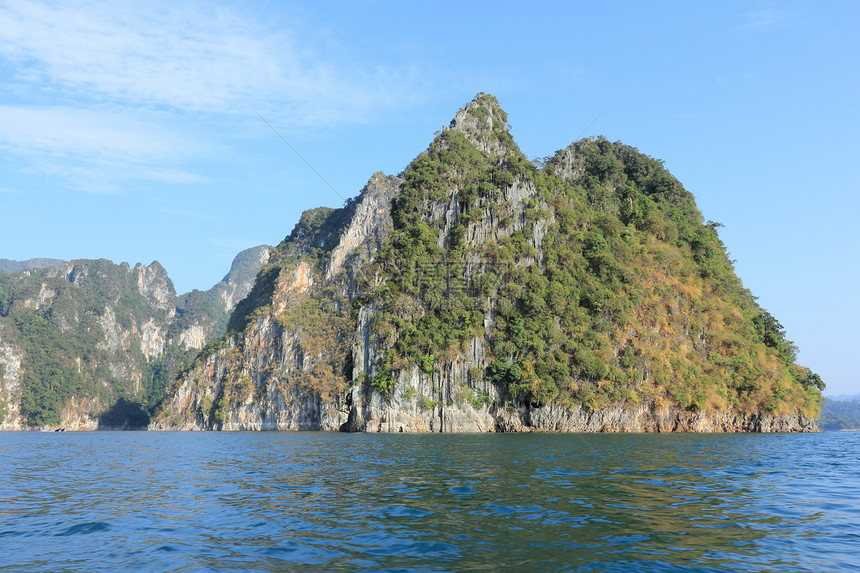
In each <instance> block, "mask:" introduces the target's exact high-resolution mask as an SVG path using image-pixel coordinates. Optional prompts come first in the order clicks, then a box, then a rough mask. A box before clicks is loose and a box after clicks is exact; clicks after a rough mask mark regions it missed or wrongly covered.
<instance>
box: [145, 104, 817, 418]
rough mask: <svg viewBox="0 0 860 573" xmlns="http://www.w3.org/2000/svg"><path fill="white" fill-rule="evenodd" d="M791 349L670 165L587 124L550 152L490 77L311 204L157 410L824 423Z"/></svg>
mask: <svg viewBox="0 0 860 573" xmlns="http://www.w3.org/2000/svg"><path fill="white" fill-rule="evenodd" d="M792 348H793V347H792V346H791V344H790V343H788V342H787V341H785V340H784V332H782V331H781V327H780V326H779V324H778V323H777V322H776V321H775V319H773V317H771V316H770V315H769V314H767V313H766V311H764V310H763V309H760V308H759V307H758V306H757V305H756V304H755V301H754V299H753V298H752V295H750V294H749V292H748V291H745V290H744V289H743V288H742V287H741V286H740V282H739V281H738V279H737V277H736V276H735V275H734V271H733V269H732V268H731V264H730V262H729V260H728V258H727V256H726V254H725V249H724V247H723V246H722V243H721V242H720V241H719V239H718V237H717V235H716V232H715V231H714V228H713V227H712V226H708V225H705V224H704V223H703V222H702V217H701V214H700V213H699V211H698V209H697V208H696V207H695V203H694V200H693V198H692V195H690V194H689V193H688V192H687V191H686V190H684V189H683V187H682V186H681V185H680V183H678V182H677V181H676V180H675V179H674V178H672V177H671V176H670V175H668V172H666V171H665V169H663V167H662V164H660V162H658V161H656V160H653V159H651V158H648V157H646V156H643V155H641V154H639V153H638V152H637V151H636V150H635V149H633V148H630V147H627V146H623V145H621V144H612V143H609V142H607V141H606V140H602V139H599V140H594V139H588V140H583V141H580V142H576V143H574V144H572V145H571V146H569V147H568V148H566V149H563V150H561V151H559V152H558V153H556V155H555V156H554V157H552V158H548V159H546V160H542V161H541V162H539V164H538V165H535V164H534V163H532V162H530V161H529V160H528V159H527V158H525V156H523V154H522V153H521V152H520V150H519V148H518V147H517V146H516V144H515V143H514V141H513V139H512V137H511V136H510V133H509V126H508V124H507V116H506V114H505V113H504V111H502V110H501V108H500V107H499V106H498V103H497V102H496V100H495V98H492V97H491V96H487V95H483V94H481V95H479V96H478V97H477V98H476V99H475V100H474V101H472V102H471V103H469V104H468V105H467V106H466V107H464V108H463V109H462V110H460V111H459V112H458V113H457V114H456V116H455V118H454V119H453V121H452V122H451V124H450V126H449V127H448V128H446V129H445V130H443V132H442V133H441V134H439V135H438V136H437V137H436V139H435V140H434V141H433V143H432V144H431V146H430V148H429V149H428V150H427V151H426V152H424V153H422V154H421V155H419V157H417V158H416V159H415V160H414V161H413V162H412V163H411V164H410V165H409V167H407V169H406V170H405V171H404V172H403V173H401V174H400V175H398V176H396V177H395V176H385V175H383V174H381V173H377V174H375V175H373V177H372V178H371V179H370V181H369V182H368V184H367V186H366V187H365V188H364V189H363V190H362V192H361V193H360V195H359V196H358V197H357V198H356V199H354V200H350V201H348V202H347V204H346V205H345V206H344V207H343V208H340V209H327V208H319V209H315V210H312V211H308V212H306V213H304V214H303V215H302V218H301V220H300V222H299V223H298V225H297V226H296V228H295V229H294V230H293V232H292V233H291V234H290V235H289V236H288V237H287V238H286V239H285V240H284V241H283V242H282V243H281V244H280V245H279V246H278V247H277V248H275V249H274V250H273V251H272V252H271V253H270V256H269V259H268V262H267V263H266V265H265V266H264V267H263V268H262V270H261V271H260V273H259V275H258V276H257V280H256V283H255V285H254V288H253V289H252V290H251V291H250V292H249V294H248V296H247V297H246V298H245V299H244V300H243V301H242V302H240V303H239V304H238V305H237V307H236V310H235V311H234V313H233V315H232V316H231V318H230V322H229V332H228V333H227V335H226V336H224V337H223V338H221V339H220V340H219V341H218V343H216V344H215V345H213V346H210V347H209V348H207V349H206V350H205V351H204V352H202V353H201V354H200V355H199V356H198V357H197V359H196V360H195V362H194V363H193V364H192V366H191V367H190V368H189V369H188V370H187V371H186V372H184V373H183V374H182V375H181V376H180V377H179V378H178V379H177V381H176V383H175V385H174V387H173V388H172V389H171V390H170V392H169V393H168V397H167V399H166V400H165V401H164V403H163V404H162V406H161V409H160V411H159V413H158V414H157V416H156V417H155V419H154V420H153V422H152V424H151V425H150V428H151V429H159V430H164V429H185V430H188V429H220V430H338V429H339V430H343V431H360V432H492V431H517V432H521V431H558V432H578V431H586V432H601V431H612V432H650V431H697V432H735V431H756V432H770V431H814V430H815V429H816V427H815V423H814V421H812V418H813V417H814V415H815V412H816V409H817V405H818V400H819V399H820V392H819V389H820V388H819V387H818V386H817V384H818V383H819V382H820V379H817V377H815V376H814V375H813V374H812V373H811V371H808V370H807V369H804V368H801V367H799V366H797V365H794V364H793V354H792V350H791V349H792Z"/></svg>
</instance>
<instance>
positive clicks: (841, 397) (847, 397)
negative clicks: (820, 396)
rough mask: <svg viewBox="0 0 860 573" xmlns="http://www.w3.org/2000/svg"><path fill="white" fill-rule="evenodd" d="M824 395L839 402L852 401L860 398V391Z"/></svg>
mask: <svg viewBox="0 0 860 573" xmlns="http://www.w3.org/2000/svg"><path fill="white" fill-rule="evenodd" d="M824 397H825V398H826V399H828V400H835V401H837V402H852V401H854V400H860V393H858V394H836V395H833V396H831V395H829V394H825V395H824Z"/></svg>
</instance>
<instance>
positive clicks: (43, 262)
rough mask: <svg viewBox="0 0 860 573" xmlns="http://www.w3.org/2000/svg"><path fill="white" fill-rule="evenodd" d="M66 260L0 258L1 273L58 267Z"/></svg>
mask: <svg viewBox="0 0 860 573" xmlns="http://www.w3.org/2000/svg"><path fill="white" fill-rule="evenodd" d="M64 262H65V261H61V260H60V259H30V260H27V261H12V260H10V259H0V273H18V272H21V271H26V270H30V269H47V268H54V269H58V268H60V266H61V265H62V264H63V263H64Z"/></svg>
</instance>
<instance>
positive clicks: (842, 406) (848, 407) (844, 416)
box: [818, 398, 860, 430]
mask: <svg viewBox="0 0 860 573" xmlns="http://www.w3.org/2000/svg"><path fill="white" fill-rule="evenodd" d="M818 425H819V427H821V429H822V430H856V429H860V400H850V401H848V400H834V399H831V398H825V399H824V403H823V405H822V407H821V417H820V418H819V419H818Z"/></svg>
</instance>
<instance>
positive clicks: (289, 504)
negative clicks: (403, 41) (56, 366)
mask: <svg viewBox="0 0 860 573" xmlns="http://www.w3.org/2000/svg"><path fill="white" fill-rule="evenodd" d="M858 438H860V434H846V433H840V434H820V435H800V436H787V435H777V436H752V435H737V436H735V435H710V436H709V435H641V436H640V435H624V436H616V435H587V436H579V435H463V436H438V435H427V436H415V435H397V436H388V435H385V436H378V435H340V434H287V433H283V434H282V433H269V434H254V433H249V434H206V433H175V434H174V433H160V434H148V433H89V434H86V433H80V434H78V433H68V432H67V433H62V434H51V435H50V436H48V435H41V434H40V433H2V434H0V452H2V455H3V466H2V469H0V569H4V570H6V569H8V570H14V571H44V570H64V569H65V570H89V571H115V570H131V569H143V570H181V571H212V570H244V569H252V570H296V571H303V570H308V571H316V570H321V569H324V570H343V571H360V570H373V571H520V570H523V569H527V570H532V571H630V570H638V571H693V570H695V571H697V572H698V571H760V570H768V571H808V570H826V571H842V570H844V571H848V570H856V569H857V567H858V559H857V557H856V555H858V548H860V493H858V492H860V488H858V477H857V476H858V475H860V472H858V470H860V440H858Z"/></svg>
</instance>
